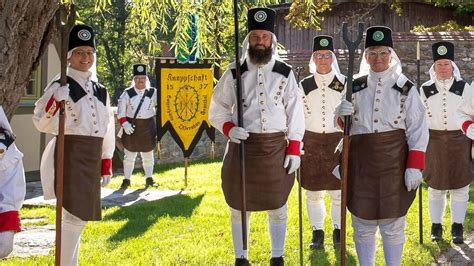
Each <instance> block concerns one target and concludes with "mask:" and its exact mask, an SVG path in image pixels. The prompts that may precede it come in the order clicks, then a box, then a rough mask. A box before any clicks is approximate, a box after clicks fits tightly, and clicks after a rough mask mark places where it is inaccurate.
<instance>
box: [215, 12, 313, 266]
mask: <svg viewBox="0 0 474 266" xmlns="http://www.w3.org/2000/svg"><path fill="white" fill-rule="evenodd" d="M274 23H275V11H273V10H271V9H268V8H254V9H250V10H249V12H248V31H249V33H248V34H247V36H246V38H245V40H244V42H243V53H242V64H241V65H240V66H239V67H240V70H241V73H242V97H243V99H242V101H243V125H244V127H238V126H236V124H237V112H236V104H237V100H236V90H235V82H236V81H235V78H236V76H235V67H236V66H235V64H231V65H230V66H229V69H228V70H227V71H226V72H225V73H224V75H223V76H222V78H221V79H220V81H219V83H218V84H217V86H216V87H215V89H214V94H213V96H212V100H211V105H210V111H209V120H210V122H211V124H212V126H214V127H215V128H217V129H218V130H220V131H221V132H222V133H223V134H224V135H225V136H227V137H228V138H229V140H230V141H229V143H228V146H227V149H226V154H225V157H224V162H223V167H222V189H223V191H224V196H225V199H226V202H227V204H228V205H229V207H230V215H231V226H232V240H233V244H234V252H235V258H236V260H235V264H236V265H248V264H249V262H248V260H247V254H248V252H247V250H245V251H244V250H243V249H242V224H241V223H242V220H241V209H242V206H241V203H242V187H241V175H240V159H239V143H240V142H241V141H245V164H246V200H247V201H246V206H247V210H248V212H247V214H246V217H247V221H246V223H247V228H249V221H250V214H251V212H252V211H267V213H268V227H269V231H270V240H271V257H272V258H271V259H270V264H271V265H283V263H284V261H283V249H284V245H285V236H286V221H287V203H286V202H287V199H288V195H289V193H290V191H291V188H292V186H293V183H294V175H293V173H294V171H295V170H296V169H297V168H298V167H299V165H300V157H299V155H300V142H301V139H302V138H303V134H304V113H303V107H302V103H301V99H300V97H299V95H298V85H297V83H296V80H295V77H294V74H293V71H292V70H291V67H290V66H289V65H287V64H285V63H283V62H282V61H281V60H280V59H279V57H278V55H277V51H276V49H277V41H276V36H275V34H274V30H275V29H274ZM247 232H248V231H247Z"/></svg>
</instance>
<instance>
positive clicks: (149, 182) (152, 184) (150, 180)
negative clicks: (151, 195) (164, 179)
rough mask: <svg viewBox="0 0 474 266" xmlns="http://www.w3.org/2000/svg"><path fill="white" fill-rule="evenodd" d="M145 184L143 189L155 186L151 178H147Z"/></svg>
mask: <svg viewBox="0 0 474 266" xmlns="http://www.w3.org/2000/svg"><path fill="white" fill-rule="evenodd" d="M145 182H146V185H145V187H153V186H155V181H153V177H147V178H146V181H145Z"/></svg>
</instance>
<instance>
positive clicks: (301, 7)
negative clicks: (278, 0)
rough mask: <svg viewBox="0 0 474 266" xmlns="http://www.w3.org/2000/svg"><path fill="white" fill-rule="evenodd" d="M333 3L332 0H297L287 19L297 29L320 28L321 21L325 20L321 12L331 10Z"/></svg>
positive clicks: (292, 5)
mask: <svg viewBox="0 0 474 266" xmlns="http://www.w3.org/2000/svg"><path fill="white" fill-rule="evenodd" d="M331 3H332V0H324V1H312V0H311V1H309V0H295V1H293V3H292V4H291V7H290V12H289V13H288V15H287V16H286V17H285V19H286V20H287V21H289V22H290V23H291V25H292V26H293V27H294V28H296V29H307V28H314V29H315V30H320V29H321V22H322V21H324V17H323V16H321V13H323V12H325V11H330V10H331Z"/></svg>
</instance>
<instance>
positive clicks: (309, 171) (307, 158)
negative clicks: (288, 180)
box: [301, 131, 342, 191]
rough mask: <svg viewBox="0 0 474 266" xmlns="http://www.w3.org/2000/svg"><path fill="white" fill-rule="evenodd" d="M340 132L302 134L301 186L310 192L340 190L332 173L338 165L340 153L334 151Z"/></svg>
mask: <svg viewBox="0 0 474 266" xmlns="http://www.w3.org/2000/svg"><path fill="white" fill-rule="evenodd" d="M341 139H342V132H334V133H315V132H311V131H306V132H305V133H304V138H303V143H304V155H303V156H301V186H302V187H303V188H304V189H307V190H311V191H318V190H338V189H341V181H340V180H339V179H337V178H336V177H335V176H334V175H333V174H332V171H333V170H334V168H335V167H336V166H337V165H338V164H339V157H340V152H339V151H338V152H336V153H334V150H335V149H336V147H337V144H339V141H340V140H341Z"/></svg>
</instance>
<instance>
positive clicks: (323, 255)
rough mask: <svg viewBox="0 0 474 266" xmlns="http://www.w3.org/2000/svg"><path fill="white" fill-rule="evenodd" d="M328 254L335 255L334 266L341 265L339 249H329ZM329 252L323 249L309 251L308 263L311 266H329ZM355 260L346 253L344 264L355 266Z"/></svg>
mask: <svg viewBox="0 0 474 266" xmlns="http://www.w3.org/2000/svg"><path fill="white" fill-rule="evenodd" d="M330 249H331V250H330V252H334V254H335V255H336V263H334V265H341V251H340V249H339V248H333V247H331V248H330ZM328 257H329V252H328V250H326V247H325V249H317V250H310V251H309V255H308V258H309V261H310V262H311V265H331V263H330V262H329V260H328ZM356 262H357V259H356V258H355V257H354V256H353V255H352V254H350V253H348V252H347V251H346V264H347V265H356Z"/></svg>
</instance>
